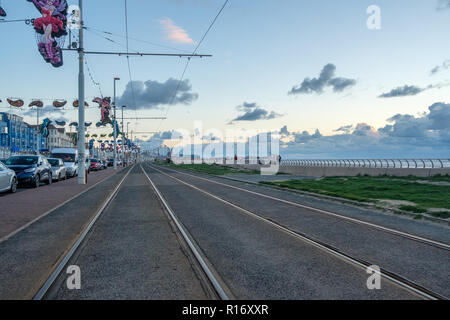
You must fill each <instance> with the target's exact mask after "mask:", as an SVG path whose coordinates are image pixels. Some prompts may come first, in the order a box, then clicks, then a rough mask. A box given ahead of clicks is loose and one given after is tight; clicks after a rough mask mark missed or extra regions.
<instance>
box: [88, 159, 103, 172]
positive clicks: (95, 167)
mask: <svg viewBox="0 0 450 320" xmlns="http://www.w3.org/2000/svg"><path fill="white" fill-rule="evenodd" d="M90 160H91V166H90V168H91V170H92V171H99V170H102V163H101V162H100V160H97V159H90Z"/></svg>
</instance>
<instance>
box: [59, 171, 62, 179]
mask: <svg viewBox="0 0 450 320" xmlns="http://www.w3.org/2000/svg"><path fill="white" fill-rule="evenodd" d="M61 180H62V178H61V172H60V173H59V174H58V181H61Z"/></svg>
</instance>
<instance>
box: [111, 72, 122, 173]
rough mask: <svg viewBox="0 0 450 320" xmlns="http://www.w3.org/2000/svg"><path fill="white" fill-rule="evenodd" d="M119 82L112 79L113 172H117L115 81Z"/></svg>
mask: <svg viewBox="0 0 450 320" xmlns="http://www.w3.org/2000/svg"><path fill="white" fill-rule="evenodd" d="M117 80H120V78H114V101H113V108H114V122H113V135H114V153H113V154H114V170H117V132H116V127H117V118H116V81H117Z"/></svg>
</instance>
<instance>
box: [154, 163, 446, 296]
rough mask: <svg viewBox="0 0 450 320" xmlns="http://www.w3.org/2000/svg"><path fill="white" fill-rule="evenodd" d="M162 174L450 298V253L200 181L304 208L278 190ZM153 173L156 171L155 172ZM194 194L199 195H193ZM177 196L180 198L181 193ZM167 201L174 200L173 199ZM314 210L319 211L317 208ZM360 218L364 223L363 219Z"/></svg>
mask: <svg viewBox="0 0 450 320" xmlns="http://www.w3.org/2000/svg"><path fill="white" fill-rule="evenodd" d="M157 168H158V169H159V170H162V171H163V172H166V173H169V174H170V175H174V176H175V177H177V178H178V179H181V180H182V181H185V182H188V183H190V184H192V185H194V186H196V187H198V188H200V189H203V190H206V191H208V192H210V193H212V194H214V195H216V196H219V197H221V198H223V199H225V200H227V201H230V202H231V203H233V204H237V205H238V206H240V207H242V208H244V209H247V210H249V211H252V212H254V213H256V214H258V215H260V216H262V217H265V218H267V219H270V220H271V221H276V222H277V223H279V224H281V225H283V226H286V227H288V228H289V229H290V230H294V231H296V232H299V233H301V234H305V235H307V236H309V237H312V238H313V239H315V240H318V241H320V242H323V243H326V244H327V245H331V246H333V247H334V248H338V249H339V250H340V251H341V252H344V253H346V254H348V255H350V256H352V257H356V258H358V259H363V260H365V261H368V262H370V263H371V264H373V265H378V266H380V267H381V268H383V269H385V270H387V271H390V272H393V273H396V274H399V275H401V276H402V277H404V278H406V279H409V280H412V281H414V282H416V283H418V284H420V285H421V286H423V287H425V288H428V289H431V290H433V291H435V292H438V293H440V294H441V295H443V296H446V297H450V251H449V250H444V249H442V248H437V247H434V246H431V245H429V244H425V243H420V242H417V241H414V240H411V239H407V238H404V237H400V236H398V235H393V234H390V233H387V232H384V231H381V230H377V229H374V228H371V227H368V226H364V225H359V224H355V223H352V222H349V221H345V220H342V219H339V218H336V217H333V216H329V215H325V214H321V213H318V212H316V211H313V210H310V209H306V208H299V207H295V206H292V205H289V204H285V203H282V202H278V201H275V200H272V199H268V198H264V197H261V196H258V195H255V194H251V193H246V192H242V191H240V190H236V189H233V188H229V187H226V186H222V185H218V184H214V183H211V182H208V181H205V180H202V179H198V178H195V177H203V178H205V177H206V178H207V179H212V180H213V181H217V182H220V183H225V184H227V185H232V186H238V187H241V188H244V189H246V190H252V191H256V192H261V193H263V194H268V195H271V196H274V197H280V198H281V199H286V200H291V201H294V202H297V203H302V202H303V201H302V200H303V198H304V197H300V196H299V195H296V194H293V193H288V192H284V191H278V190H273V189H272V190H269V189H268V188H264V187H258V186H254V185H248V184H244V183H239V182H234V181H224V179H218V178H211V177H210V176H205V175H199V174H192V173H191V172H189V175H190V176H188V175H185V174H181V173H177V172H174V171H173V170H168V169H167V168H164V167H162V166H158V167H157ZM153 172H155V171H154V170H153ZM193 176H194V177H193ZM167 179H169V181H170V182H171V183H176V181H174V180H171V179H170V178H168V177H166V180H167ZM178 184H179V183H178ZM186 192H187V190H186ZM191 192H193V191H192V189H191ZM173 193H175V194H179V192H173ZM167 196H168V197H170V196H171V195H167ZM314 201H316V202H320V200H317V199H314ZM324 202H325V203H323V204H322V205H321V206H322V207H327V206H328V208H327V209H328V210H332V212H339V213H341V214H345V215H346V216H350V217H355V216H356V215H357V214H360V213H361V212H359V211H358V209H356V208H354V207H351V206H345V205H340V206H339V208H333V204H332V203H326V201H324ZM313 206H314V207H317V206H315V205H313ZM336 209H339V210H336ZM355 211H356V212H355ZM363 213H364V214H365V216H366V217H367V216H369V217H370V216H371V217H372V220H375V221H380V220H381V219H384V220H383V223H381V225H382V226H386V227H392V228H394V229H397V228H398V229H400V230H403V231H405V232H411V233H412V234H415V230H417V229H421V231H423V230H425V231H426V235H427V236H429V238H431V239H435V240H439V241H442V242H444V243H446V244H449V243H450V238H449V236H450V232H449V228H448V227H447V226H441V225H434V224H424V223H422V222H418V221H414V220H410V219H402V218H399V217H395V216H388V215H382V214H380V213H377V212H370V211H363ZM377 215H381V216H377ZM358 218H361V216H359V217H358ZM371 222H373V221H371ZM400 224H401V225H402V226H401V227H399V226H400ZM405 225H406V228H405ZM419 235H421V234H419Z"/></svg>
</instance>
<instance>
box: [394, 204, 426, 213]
mask: <svg viewBox="0 0 450 320" xmlns="http://www.w3.org/2000/svg"><path fill="white" fill-rule="evenodd" d="M398 208H399V209H400V210H403V211H409V212H414V213H424V212H427V209H425V208H422V207H418V206H408V205H402V206H399V207H398Z"/></svg>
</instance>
